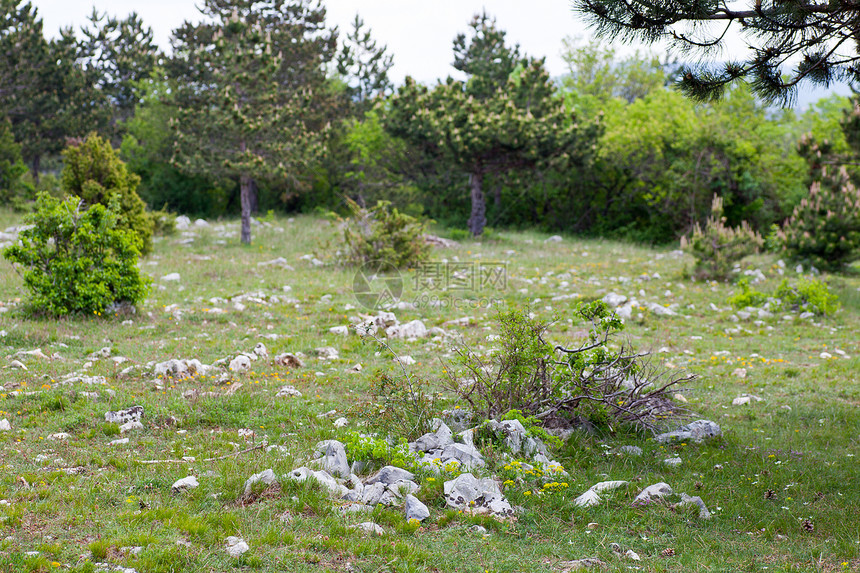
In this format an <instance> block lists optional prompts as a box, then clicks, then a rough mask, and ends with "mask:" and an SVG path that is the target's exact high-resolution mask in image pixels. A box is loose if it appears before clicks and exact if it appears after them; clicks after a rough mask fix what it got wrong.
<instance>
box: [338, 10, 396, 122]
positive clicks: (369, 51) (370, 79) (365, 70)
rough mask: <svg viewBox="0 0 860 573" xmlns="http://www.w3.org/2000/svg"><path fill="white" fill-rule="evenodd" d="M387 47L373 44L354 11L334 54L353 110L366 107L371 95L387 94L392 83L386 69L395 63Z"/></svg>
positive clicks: (368, 30)
mask: <svg viewBox="0 0 860 573" xmlns="http://www.w3.org/2000/svg"><path fill="white" fill-rule="evenodd" d="M386 49H387V47H386V46H378V45H377V44H376V40H374V39H373V36H372V35H371V31H370V29H368V28H366V27H365V25H364V20H362V19H361V18H360V17H359V16H358V14H356V15H355V20H353V22H352V30H351V31H350V32H349V33H348V34H347V36H346V39H345V41H344V42H343V45H342V46H341V49H340V52H338V55H337V71H338V73H339V74H340V75H341V76H343V78H344V80H345V81H346V82H347V86H348V91H349V95H350V97H351V98H352V100H353V102H354V103H355V104H356V105H355V107H356V108H357V109H356V111H365V110H366V109H367V107H368V106H367V105H366V104H367V102H369V101H370V100H371V99H372V98H373V97H374V96H384V95H387V94H388V93H389V92H390V91H391V89H392V87H393V85H392V84H391V80H390V79H389V78H388V71H389V70H390V69H391V66H393V65H394V57H393V56H392V55H391V54H386V53H385V51H386Z"/></svg>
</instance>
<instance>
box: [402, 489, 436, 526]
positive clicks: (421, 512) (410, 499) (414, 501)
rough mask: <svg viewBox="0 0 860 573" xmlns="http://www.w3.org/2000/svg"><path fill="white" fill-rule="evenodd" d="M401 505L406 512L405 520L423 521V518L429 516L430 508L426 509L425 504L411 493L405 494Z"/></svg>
mask: <svg viewBox="0 0 860 573" xmlns="http://www.w3.org/2000/svg"><path fill="white" fill-rule="evenodd" d="M403 507H404V510H405V512H406V520H407V521H410V520H412V519H417V520H418V521H424V520H425V519H427V518H428V517H430V510H429V509H427V506H426V505H424V504H423V503H422V502H421V500H420V499H418V498H417V497H415V496H414V495H412V494H409V495H407V496H406V499H405V500H404V504H403Z"/></svg>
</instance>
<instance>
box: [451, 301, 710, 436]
mask: <svg viewBox="0 0 860 573" xmlns="http://www.w3.org/2000/svg"><path fill="white" fill-rule="evenodd" d="M576 313H577V315H578V316H579V318H581V319H584V320H586V321H588V322H590V323H591V329H590V331H589V337H588V340H587V341H586V342H585V343H584V344H583V345H581V346H580V347H578V348H572V349H568V348H564V347H563V346H553V345H551V344H549V343H548V342H546V341H545V340H544V334H545V333H546V326H545V325H543V324H540V323H537V322H535V321H534V320H532V319H531V318H530V317H529V314H528V312H526V311H517V310H514V311H510V312H506V313H502V314H500V315H499V323H500V326H501V335H500V339H501V340H500V342H501V348H500V349H499V350H498V351H496V352H495V353H494V354H492V355H491V356H490V357H488V358H481V357H479V356H477V355H476V354H475V353H474V352H472V351H470V350H469V349H468V348H461V349H460V359H461V360H460V361H461V364H462V368H461V369H460V372H458V373H456V374H455V375H453V376H452V377H451V380H450V381H451V384H450V389H451V390H452V391H453V392H454V393H455V394H456V395H458V396H459V397H460V398H461V399H463V400H465V401H466V402H468V403H469V405H470V406H471V407H472V409H473V410H474V411H475V412H478V413H480V414H481V415H482V416H485V417H486V418H496V417H498V416H500V415H503V414H507V415H508V416H514V417H516V418H517V419H519V420H520V421H521V422H522V421H525V422H524V423H523V425H524V426H526V424H528V425H527V426H526V427H530V428H531V431H532V432H534V431H535V429H536V428H538V427H539V424H545V423H546V422H548V421H549V420H556V421H559V422H566V423H570V422H574V423H575V422H578V421H580V422H581V421H588V422H590V423H591V424H595V425H600V426H605V427H609V428H613V427H614V426H616V425H629V426H633V427H635V428H640V429H648V430H651V431H656V430H657V429H658V428H665V427H666V426H667V425H668V424H670V423H671V422H672V421H673V419H675V418H677V417H678V416H680V415H683V411H681V410H680V409H678V408H677V407H675V405H674V404H673V403H672V401H671V399H670V398H669V393H668V390H669V388H671V387H672V386H674V385H676V384H678V383H679V382H682V381H687V380H691V379H692V378H693V376H686V377H677V376H674V375H672V373H661V372H658V371H656V370H655V369H654V368H651V367H650V366H649V365H648V363H647V362H645V361H644V360H643V359H644V357H645V356H646V355H644V354H638V353H635V352H633V351H632V350H631V349H630V348H629V347H627V346H626V345H622V346H621V347H620V348H615V347H613V346H610V345H609V340H610V338H611V336H612V335H614V334H615V333H617V332H619V331H620V330H622V329H623V326H624V325H623V322H622V320H621V319H620V318H618V316H617V315H615V313H614V312H612V311H611V310H610V309H609V308H608V307H607V305H606V304H605V303H603V302H602V301H594V302H591V303H584V304H581V305H580V306H579V307H578V308H577V311H576ZM464 375H465V379H463V376H464Z"/></svg>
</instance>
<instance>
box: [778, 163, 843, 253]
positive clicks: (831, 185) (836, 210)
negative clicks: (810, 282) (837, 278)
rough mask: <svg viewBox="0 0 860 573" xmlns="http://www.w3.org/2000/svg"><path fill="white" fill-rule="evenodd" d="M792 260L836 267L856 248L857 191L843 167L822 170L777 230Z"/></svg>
mask: <svg viewBox="0 0 860 573" xmlns="http://www.w3.org/2000/svg"><path fill="white" fill-rule="evenodd" d="M777 238H778V240H779V243H780V244H781V246H782V249H783V251H784V252H785V253H786V254H787V256H788V257H790V258H791V259H792V260H795V261H801V262H805V263H809V264H813V265H815V266H816V267H818V268H820V269H827V270H840V269H841V268H844V267H845V266H846V265H847V264H848V263H850V262H851V261H852V260H854V259H856V258H857V256H858V251H860V190H858V189H857V187H855V186H854V185H853V184H852V183H851V181H850V179H849V177H848V173H847V172H846V171H845V169H844V168H843V169H840V170H838V171H836V172H832V171H830V172H828V171H827V170H826V169H825V170H823V171H822V179H821V180H820V181H816V182H814V183H813V184H812V186H811V187H810V188H809V195H808V196H806V197H805V198H804V199H803V200H801V202H800V203H799V204H798V205H797V206H796V207H795V208H794V212H793V213H792V214H791V217H789V218H788V219H787V220H786V221H785V223H784V224H783V226H782V229H781V230H780V231H779V232H778V233H777Z"/></svg>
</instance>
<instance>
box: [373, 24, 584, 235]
mask: <svg viewBox="0 0 860 573" xmlns="http://www.w3.org/2000/svg"><path fill="white" fill-rule="evenodd" d="M471 26H472V28H473V32H472V38H471V39H470V40H469V42H468V43H467V41H466V39H465V37H464V36H461V37H459V38H458V39H457V40H456V41H455V59H456V62H457V63H456V65H457V66H458V68H459V69H462V70H464V71H466V72H467V73H469V74H471V75H470V77H469V79H468V81H466V82H458V81H454V80H453V79H452V78H448V79H447V80H446V81H445V82H440V83H438V84H437V85H436V86H434V87H433V88H432V89H430V88H428V87H427V86H424V85H421V84H419V83H417V82H416V81H415V80H414V79H413V78H411V77H407V78H406V82H405V83H404V85H403V86H402V87H401V88H400V89H399V90H398V92H397V93H396V94H395V95H394V96H392V97H391V98H390V100H389V101H388V102H387V104H386V105H385V106H380V109H381V110H383V111H384V122H383V123H384V126H385V129H386V130H387V131H388V132H389V133H391V134H393V135H395V136H396V137H398V138H401V139H402V140H404V141H406V142H407V143H408V144H410V145H412V146H414V147H415V148H416V150H418V151H419V153H421V154H425V155H426V156H429V157H433V158H435V159H436V160H437V161H440V160H441V162H444V163H447V164H448V165H450V166H451V167H452V168H453V169H456V170H457V171H458V172H459V173H462V174H463V175H468V176H469V197H470V199H471V216H470V218H469V230H470V231H471V233H472V235H473V236H479V235H481V233H482V232H483V230H484V227H485V226H486V224H487V218H486V200H485V196H484V194H485V188H486V187H487V186H488V184H489V183H490V182H492V181H493V180H494V179H495V178H499V179H502V180H504V179H506V178H507V177H508V176H509V175H510V174H511V173H515V172H516V173H522V174H524V175H525V176H529V175H534V174H535V173H536V172H537V171H538V170H539V169H544V168H548V167H551V166H554V167H562V166H569V165H582V164H587V163H589V161H590V159H591V157H592V155H593V152H594V142H595V140H596V139H597V137H598V135H599V133H600V126H599V124H598V123H597V122H595V121H581V120H580V121H578V120H577V118H576V116H575V114H573V113H571V111H570V110H568V109H566V107H565V105H564V103H563V101H562V100H561V98H559V97H557V93H556V88H555V84H554V83H553V82H552V80H551V79H550V77H549V73H548V72H547V71H546V69H545V68H544V65H543V61H542V60H539V59H526V58H522V59H519V55H518V50H517V49H516V48H513V49H512V48H509V47H507V46H506V45H505V44H504V36H505V34H504V32H502V31H501V30H498V29H497V28H496V27H495V21H494V20H492V19H490V18H489V17H487V16H486V14H485V15H483V16H478V17H476V18H475V19H474V20H473V22H472V24H471ZM514 63H515V65H513V64H514ZM464 179H465V178H464V177H461V178H460V180H461V181H462V180H464ZM453 184H454V185H456V183H453ZM464 187H465V186H462V184H461V187H459V188H458V191H459V192H460V193H463V194H464V195H465V193H464V192H465V191H466V189H465V188H464ZM499 202H500V201H499Z"/></svg>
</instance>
